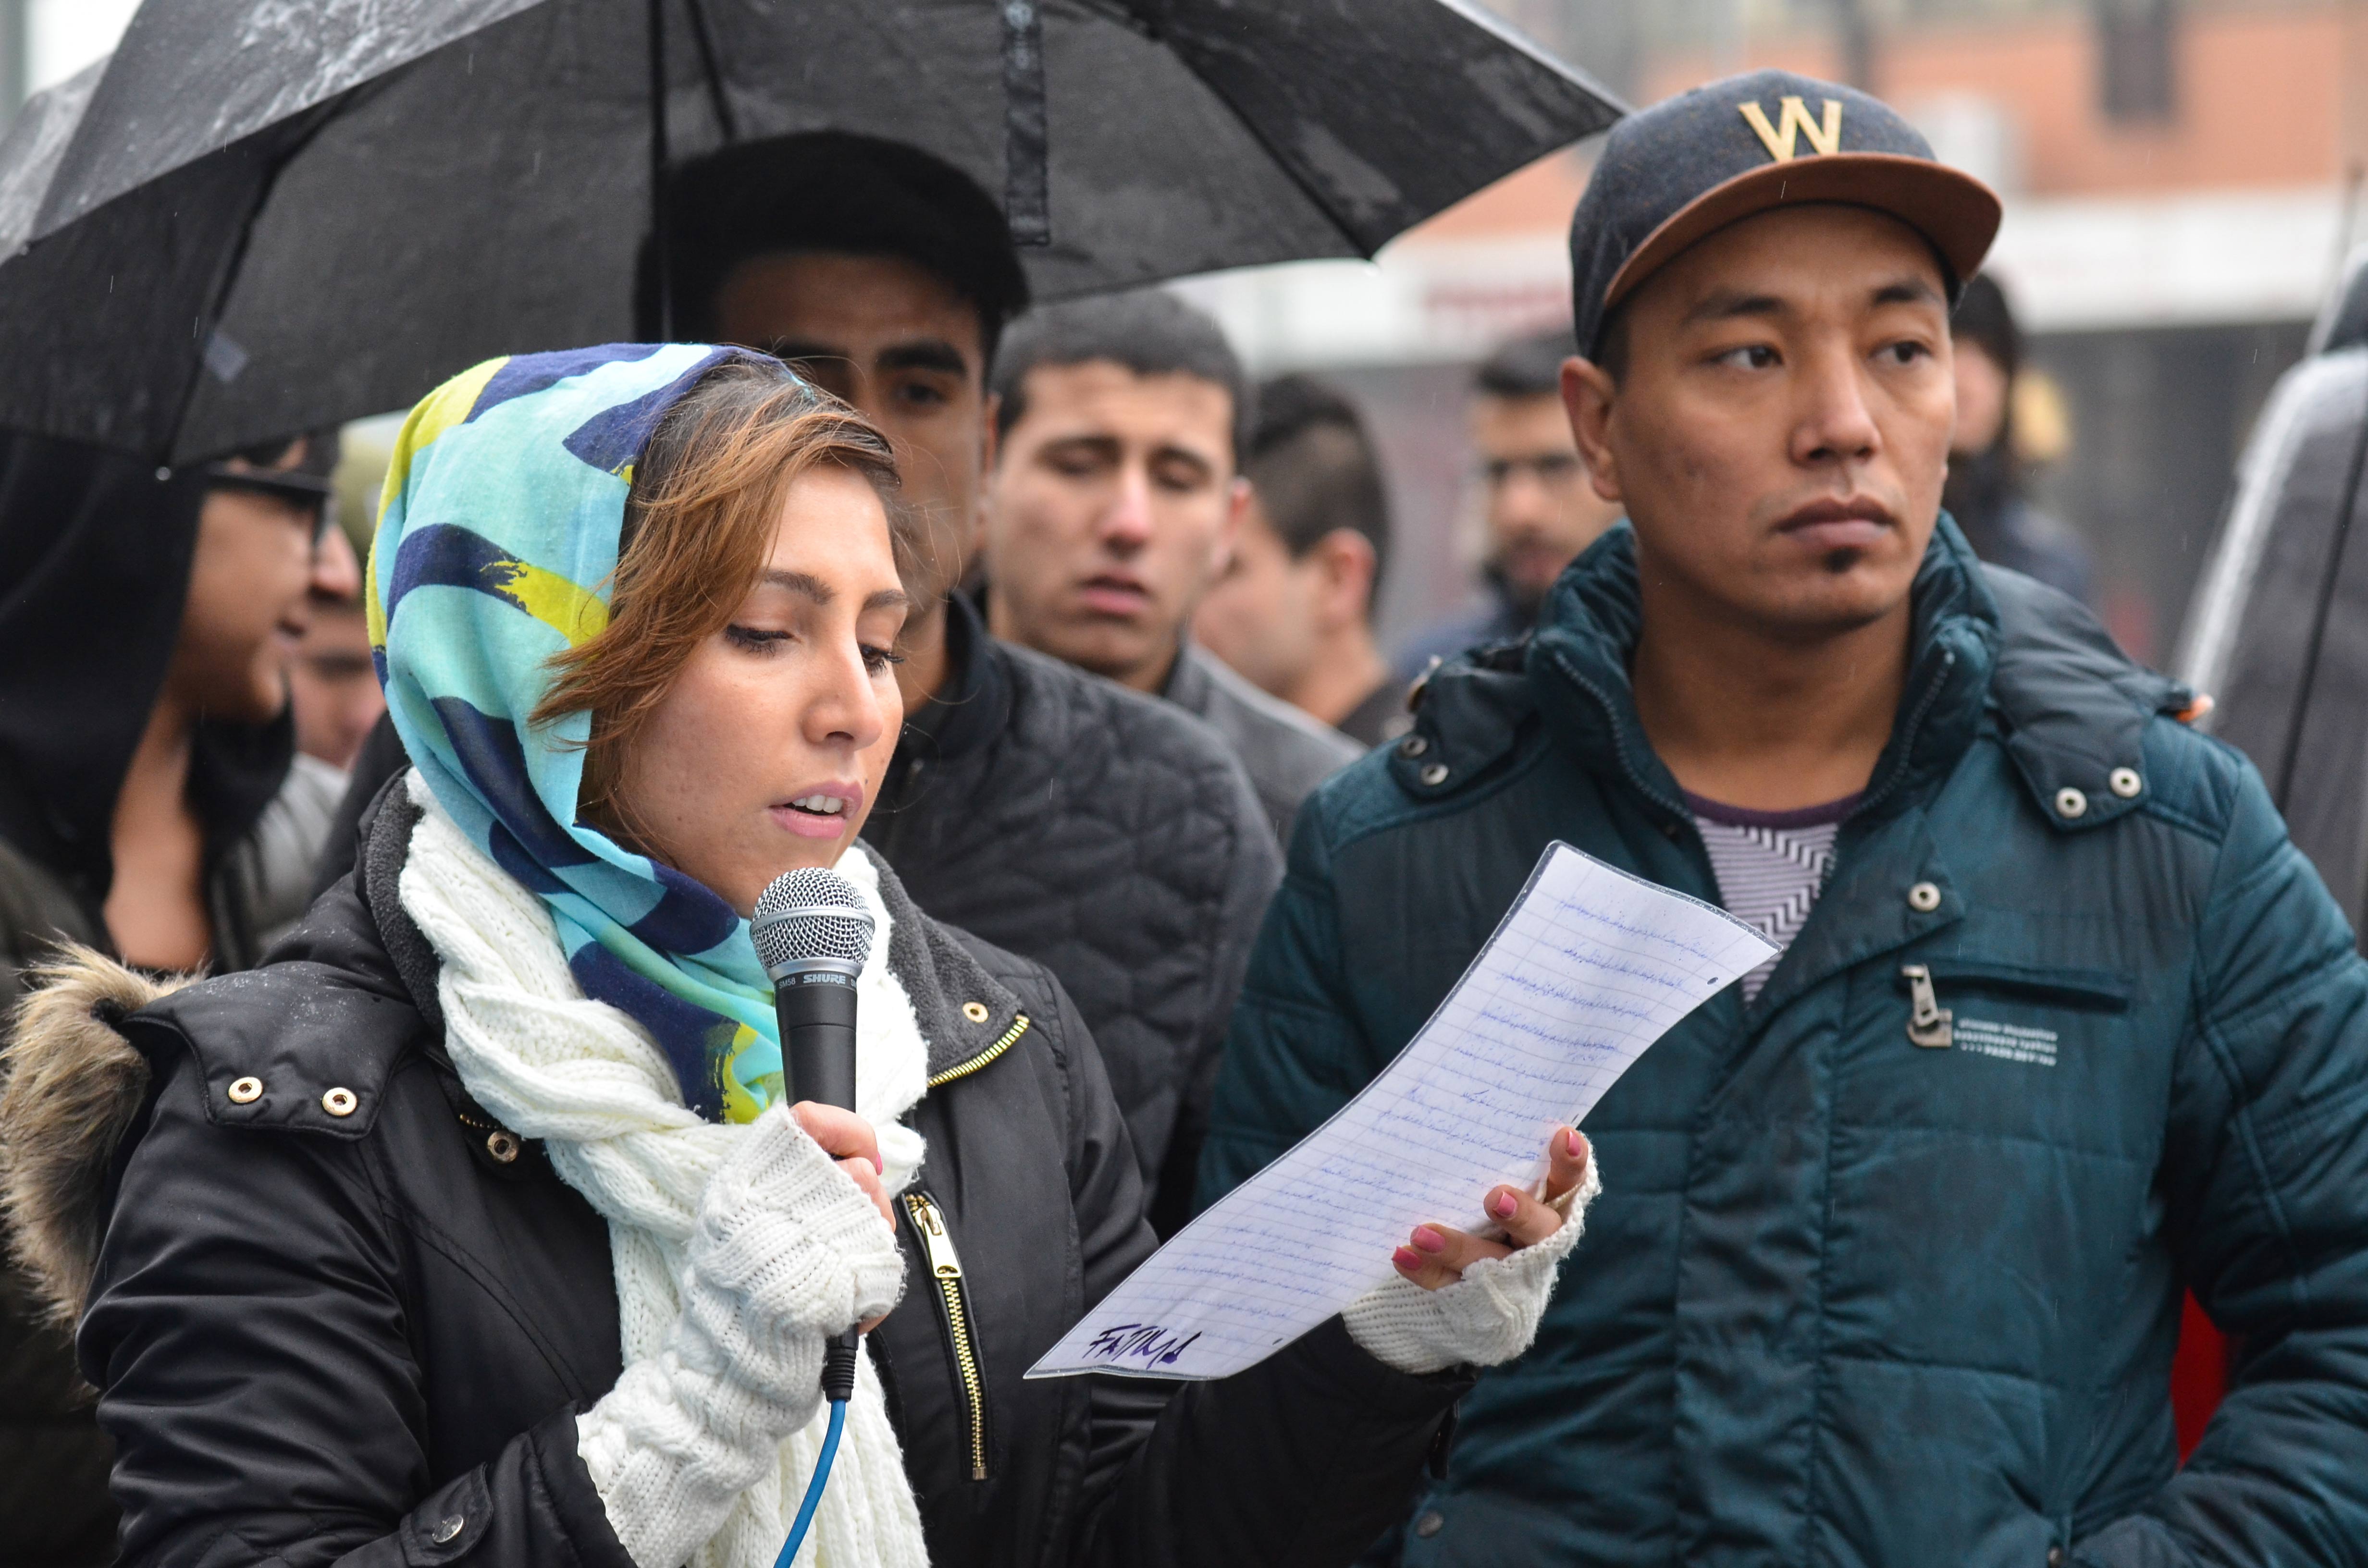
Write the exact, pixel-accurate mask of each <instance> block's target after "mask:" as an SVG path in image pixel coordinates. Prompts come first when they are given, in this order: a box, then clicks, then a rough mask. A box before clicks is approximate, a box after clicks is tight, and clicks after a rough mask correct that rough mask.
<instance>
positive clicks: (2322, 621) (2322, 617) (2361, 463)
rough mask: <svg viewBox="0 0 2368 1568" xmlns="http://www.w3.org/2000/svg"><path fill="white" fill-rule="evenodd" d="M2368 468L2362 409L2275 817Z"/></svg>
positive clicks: (2366, 418)
mask: <svg viewBox="0 0 2368 1568" xmlns="http://www.w3.org/2000/svg"><path fill="white" fill-rule="evenodd" d="M2363 469H2368V410H2363V411H2362V418H2361V423H2360V434H2359V436H2358V437H2357V438H2356V439H2354V440H2353V441H2352V443H2351V469H2350V471H2349V472H2348V474H2347V476H2346V479H2345V482H2344V487H2343V511H2342V512H2341V514H2340V515H2339V516H2338V517H2336V519H2335V538H2334V540H2332V541H2331V542H2330V543H2329V544H2328V551H2327V573H2326V575H2325V576H2324V577H2323V578H2321V579H2320V582H2319V586H2318V603H2317V605H2315V606H2313V607H2312V610H2311V618H2310V641H2309V642H2307V643H2305V645H2304V649H2303V664H2302V679H2301V681H2300V682H2298V683H2297V684H2296V686H2295V688H2294V715H2293V717H2292V718H2291V719H2290V720H2289V721H2288V722H2287V725H2286V744H2285V755H2284V756H2282V757H2281V758H2280V759H2279V761H2278V789H2277V795H2276V801H2277V808H2278V814H2279V815H2280V816H2283V815H2284V814H2285V810H2286V802H2287V800H2288V799H2289V797H2290V796H2291V795H2292V793H2293V790H2294V768H2295V767H2296V766H2297V765H2298V764H2299V763H2300V762H2301V761H2302V733H2303V731H2304V729H2305V727H2306V726H2307V725H2308V724H2309V722H2310V696H2311V689H2312V687H2316V686H2317V684H2318V659H2319V652H2320V645H2321V644H2322V643H2324V642H2326V641H2327V623H2328V618H2329V617H2330V616H2331V615H2332V614H2333V613H2334V610H2335V588H2336V580H2337V579H2338V578H2339V577H2340V576H2341V575H2342V573H2343V551H2344V547H2345V546H2346V545H2347V544H2349V543H2350V542H2351V519H2352V518H2354V517H2358V516H2359V515H2360V481H2361V477H2362V470H2363Z"/></svg>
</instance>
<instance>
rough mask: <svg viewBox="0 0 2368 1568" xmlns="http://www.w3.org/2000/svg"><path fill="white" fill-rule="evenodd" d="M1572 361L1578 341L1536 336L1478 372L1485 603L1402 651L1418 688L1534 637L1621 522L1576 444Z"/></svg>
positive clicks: (1475, 430)
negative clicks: (1575, 570)
mask: <svg viewBox="0 0 2368 1568" xmlns="http://www.w3.org/2000/svg"><path fill="white" fill-rule="evenodd" d="M1570 355H1571V337H1570V334H1568V333H1566V332H1546V333H1535V334H1532V335H1530V336H1527V337H1517V338H1515V339H1514V340H1513V341H1512V342H1510V343H1508V344H1506V345H1504V346H1503V347H1500V348H1498V349H1497V352H1495V353H1494V354H1491V355H1490V356H1488V358H1486V359H1485V360H1483V361H1481V364H1480V368H1479V369H1477V370H1475V371H1474V372H1473V375H1472V402H1471V404H1470V407H1469V410H1468V412H1467V415H1466V420H1465V425H1466V428H1467V429H1468V430H1469V432H1470V434H1471V437H1472V452H1473V457H1474V460H1475V463H1476V466H1477V467H1478V470H1479V472H1478V475H1477V478H1478V481H1479V497H1478V501H1479V506H1480V527H1481V529H1482V537H1483V551H1484V553H1483V555H1482V558H1481V562H1480V593H1481V597H1482V599H1483V603H1482V604H1481V606H1480V607H1479V608H1472V609H1463V610H1460V611H1458V612H1457V613H1455V614H1453V615H1451V616H1449V617H1447V618H1446V619H1444V620H1440V621H1436V622H1433V623H1432V624H1431V625H1429V626H1426V627H1423V628H1421V629H1419V630H1417V631H1416V632H1415V633H1414V634H1413V635H1412V636H1411V637H1409V638H1408V639H1407V640H1406V643H1405V645H1404V646H1402V647H1401V648H1399V650H1398V652H1397V660H1396V663H1397V669H1398V676H1399V678H1400V679H1402V680H1417V679H1419V678H1420V677H1421V676H1422V672H1423V671H1424V670H1425V669H1427V668H1429V665H1430V662H1431V661H1432V660H1433V659H1447V658H1452V657H1454V656H1455V655H1456V654H1458V653H1462V652H1463V651H1464V650H1465V649H1466V648H1486V647H1492V646H1497V645H1501V644H1504V643H1507V642H1519V641H1520V639H1521V638H1523V637H1525V636H1527V635H1528V634H1529V631H1530V628H1531V627H1532V626H1534V625H1536V624H1537V619H1538V609H1539V607H1541V606H1542V605H1543V604H1544V603H1545V597H1546V590H1547V589H1548V588H1550V587H1552V586H1553V585H1554V579H1555V578H1556V577H1558V576H1560V575H1562V569H1563V568H1564V567H1565V566H1567V565H1569V564H1570V563H1571V562H1573V561H1575V560H1577V558H1578V552H1579V551H1582V550H1585V549H1586V548H1587V547H1588V545H1590V544H1593V543H1594V542H1595V541H1596V540H1598V539H1599V538H1600V537H1601V536H1602V533H1603V530H1604V529H1606V528H1610V527H1611V525H1612V524H1613V523H1616V522H1618V521H1619V520H1620V506H1619V504H1618V503H1617V502H1611V501H1606V500H1604V499H1603V497H1601V496H1600V495H1598V494H1596V493H1595V490H1594V487H1593V486H1592V485H1590V484H1589V483H1588V475H1587V460H1585V459H1584V458H1582V457H1580V456H1579V451H1578V447H1577V444H1576V443H1575V442H1573V441H1572V440H1571V437H1570V422H1569V420H1568V418H1567V417H1566V416H1565V415H1564V413H1563V408H1562V395H1561V390H1560V389H1561V385H1562V362H1563V361H1564V360H1565V359H1567V358H1570Z"/></svg>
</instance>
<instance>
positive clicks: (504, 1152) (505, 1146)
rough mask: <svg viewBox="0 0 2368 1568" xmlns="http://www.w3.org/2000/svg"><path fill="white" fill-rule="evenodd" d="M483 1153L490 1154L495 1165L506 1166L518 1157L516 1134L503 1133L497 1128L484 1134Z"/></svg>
mask: <svg viewBox="0 0 2368 1568" xmlns="http://www.w3.org/2000/svg"><path fill="white" fill-rule="evenodd" d="M485 1153H488V1154H491V1155H492V1156H493V1157H494V1159H495V1161H496V1162H497V1163H499V1164H501V1165H508V1164H509V1163H510V1162H511V1161H512V1160H515V1159H517V1158H518V1134H517V1133H515V1132H505V1131H501V1130H500V1129H499V1128H496V1129H495V1130H494V1131H491V1132H488V1133H486V1134H485Z"/></svg>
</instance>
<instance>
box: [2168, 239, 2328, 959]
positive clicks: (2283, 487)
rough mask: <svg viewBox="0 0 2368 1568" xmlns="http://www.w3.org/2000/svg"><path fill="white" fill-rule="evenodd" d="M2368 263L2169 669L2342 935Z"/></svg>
mask: <svg viewBox="0 0 2368 1568" xmlns="http://www.w3.org/2000/svg"><path fill="white" fill-rule="evenodd" d="M2363 488H2368V251H2363V252H2361V253H2358V254H2355V255H2354V256H2353V257H2352V259H2351V264H2350V265H2349V267H2347V268H2346V269H2345V277H2344V280H2343V284H2342V286H2341V287H2340V289H2338V290H2336V294H2335V297H2334V298H2333V299H2332V300H2330V301H2328V305H2327V308H2326V309H2325V310H2324V311H2323V312H2320V316H2319V321H2318V324H2317V327H2316V328H2315V329H2314V330H2313V332H2312V334H2311V346H2310V352H2309V353H2308V354H2307V355H2306V356H2305V358H2304V359H2303V360H2302V362H2301V363H2300V364H2298V365H2296V366H2294V369H2290V370H2288V371H2287V372H2286V373H2285V374H2284V375H2283V377H2281V378H2280V379H2279V381H2278V384H2277V386H2276V388H2275V389H2274V390H2273V391H2272V392H2271V394H2270V399H2269V402H2268V403H2266V404H2265V405H2264V406H2263V408H2262V410H2261V415H2260V420H2259V421H2258V422H2256V424H2255V425H2254V426H2253V434H2252V437H2251V438H2250V439H2249V440H2248V441H2247V443H2246V445H2245V451H2244V455H2243V456H2242V457H2241V458H2240V459H2239V460H2237V489H2236V494H2235V496H2234V498H2233V499H2232V500H2231V501H2230V503H2229V506H2228V511H2227V515H2226V517H2225V518H2224V520H2223V521H2222V523H2221V528H2220V536H2219V539H2218V540H2217V541H2216V542H2215V543H2214V546H2213V552H2212V557H2211V560H2210V561H2209V562H2208V563H2207V564H2206V565H2205V567H2204V570H2203V577H2202V579H2201V580H2200V581H2199V582H2198V584H2197V585H2196V590H2195V598H2194V601H2193V603H2192V606H2191V608H2189V610H2188V613H2187V626H2186V631H2185V632H2184V634H2183V636H2182V638H2181V642H2180V653H2179V656H2178V658H2177V660H2176V661H2175V663H2176V666H2177V668H2178V671H2179V674H2180V678H2182V679H2184V680H2186V681H2188V682H2189V683H2190V684H2192V685H2193V686H2194V687H2196V688H2197V689H2198V690H2200V691H2204V692H2208V693H2210V694H2211V695H2212V697H2213V699H2214V707H2213V709H2212V710H2211V712H2210V713H2208V714H2206V715H2204V717H2203V719H2202V720H2201V721H2200V722H2201V723H2202V724H2203V727H2205V728H2208V729H2210V730H2212V731H2213V732H2214V733H2216V734H2218V735H2219V736H2220V738H2221V739H2223V740H2226V741H2227V742H2229V743H2230V744H2234V745H2236V746H2237V747H2238V748H2239V749H2241V750H2242V751H2243V752H2244V753H2245V754H2246V755H2247V756H2249V757H2251V758H2252V759H2253V763H2254V765H2255V766H2256V767H2259V768H2260V770H2261V776H2262V778H2264V779H2265V780H2266V781H2267V782H2268V784H2269V786H2270V793H2271V797H2272V798H2273V799H2274V800H2275V801H2276V802H2277V805H2278V809H2279V810H2280V811H2282V812H2284V813H2285V816H2286V824H2287V827H2288V829H2289V830H2290V831H2291V832H2292V834H2293V835H2294V844H2295V846H2297V847H2298V848H2300V849H2301V850H2302V851H2303V853H2304V854H2305V855H2306V856H2308V857H2309V858H2310V859H2311V861H2312V863H2313V864H2314V865H2316V866H2317V868H2318V871H2319V875H2320V876H2321V877H2323V878H2324V879H2325V880H2326V881H2327V885H2328V888H2329V889H2330V890H2332V891H2333V892H2334V893H2335V896H2336V899H2337V901H2338V902H2339V903H2341V904H2342V905H2343V911H2344V914H2345V915H2347V916H2349V917H2350V919H2351V926H2352V929H2353V930H2355V931H2357V930H2361V929H2362V928H2363V926H2368V921H2363V919H2362V916H2363V915H2368V517H2363V516H2362V512H2363V503H2368V495H2363V494H2362V492H2363Z"/></svg>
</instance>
